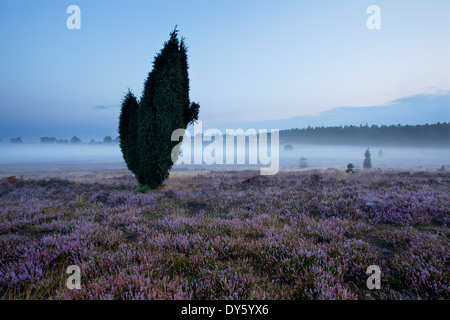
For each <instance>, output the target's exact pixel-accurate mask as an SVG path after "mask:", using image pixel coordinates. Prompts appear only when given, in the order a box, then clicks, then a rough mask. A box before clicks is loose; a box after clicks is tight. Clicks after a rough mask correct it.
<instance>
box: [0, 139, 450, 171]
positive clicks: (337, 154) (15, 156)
mask: <svg viewBox="0 0 450 320" xmlns="http://www.w3.org/2000/svg"><path fill="white" fill-rule="evenodd" d="M207 144H208V143H204V145H203V147H205V146H206V145H207ZM291 146H292V148H291V150H287V148H285V145H281V146H280V149H279V157H280V158H279V159H280V169H295V168H299V167H300V164H301V163H299V160H300V158H303V162H302V164H303V165H302V166H303V167H306V168H345V167H346V166H347V164H348V163H353V164H354V166H355V168H362V163H363V160H364V152H365V151H366V149H367V147H361V146H340V145H333V146H330V145H310V144H303V145H300V144H292V145H291ZM369 150H370V152H371V160H372V167H373V168H441V167H442V166H445V167H446V168H448V167H450V149H448V148H442V149H438V148H418V147H417V148H411V147H401V146H398V147H392V146H390V147H370V149H369ZM380 151H381V152H380ZM192 156H193V155H192ZM108 163H110V164H115V165H120V164H122V165H123V166H124V167H125V163H124V161H123V158H122V153H121V150H120V147H119V146H118V145H117V144H112V145H104V144H101V145H90V144H80V145H70V144H68V145H57V144H51V145H48V144H27V143H22V144H8V143H2V144H0V166H4V165H8V166H11V165H17V166H24V165H37V164H44V165H55V166H56V165H58V164H71V165H77V166H84V165H90V164H104V165H107V164H108ZM245 163H246V165H233V164H224V165H217V164H216V165H206V164H202V165H199V164H193V161H192V164H176V165H175V166H174V169H175V170H176V169H177V168H178V169H181V168H184V169H189V170H195V169H201V170H208V169H220V168H225V167H226V168H230V169H233V168H235V169H241V168H255V165H253V166H252V165H248V154H247V156H246V161H245ZM257 167H262V166H261V165H258V166H257Z"/></svg>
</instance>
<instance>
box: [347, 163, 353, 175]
mask: <svg viewBox="0 0 450 320" xmlns="http://www.w3.org/2000/svg"><path fill="white" fill-rule="evenodd" d="M353 169H355V166H354V165H353V163H349V164H348V165H347V170H345V172H347V173H355V171H354V170H353Z"/></svg>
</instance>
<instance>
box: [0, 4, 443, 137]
mask: <svg viewBox="0 0 450 320" xmlns="http://www.w3.org/2000/svg"><path fill="white" fill-rule="evenodd" d="M72 4H75V5H78V6H79V7H80V9H81V29H80V30H69V29H68V28H67V27H66V20H67V18H68V17H69V14H67V13H66V9H67V7H68V6H69V5H72ZM372 4H375V5H378V6H379V7H380V9H381V29H380V30H369V29H368V28H367V27H366V20H367V18H368V17H369V16H370V15H369V14H367V13H366V9H367V7H368V6H369V5H372ZM175 25H178V28H179V30H180V35H183V36H184V37H185V38H186V42H187V44H188V46H189V64H190V70H189V71H190V79H191V100H194V101H198V102H200V105H201V112H200V119H201V120H203V122H204V124H205V125H206V126H214V125H218V124H220V123H224V122H226V123H233V122H243V121H264V120H274V119H283V118H289V117H295V116H300V115H313V114H317V113H319V112H323V111H326V110H330V109H332V108H335V107H338V106H358V107H360V106H374V105H383V104H386V103H388V102H390V101H393V100H396V99H400V98H403V97H408V96H413V95H418V94H427V93H434V92H436V91H442V90H443V91H446V90H450V59H449V58H448V57H450V41H449V39H450V2H449V1H439V0H434V1H426V0H421V1H413V0H397V1H391V0H390V1H377V0H372V1H357V0H354V1H300V0H295V1H286V0H280V1H275V0H271V1H266V0H226V1H225V0H214V1H211V0H209V1H207V0H184V1H171V0H159V1H152V0H147V1H138V0H131V1H130V0H128V1H122V0H121V1H100V0H89V1H83V0H71V1H63V0H45V1H44V0H30V1H23V0H14V1H13V0H4V1H2V4H1V9H0V53H1V59H0V138H2V139H4V140H6V139H9V138H10V137H13V136H22V137H30V138H31V137H40V136H57V137H60V138H70V137H71V136H73V135H78V136H80V137H82V138H84V139H87V138H88V137H91V138H94V139H100V138H102V137H103V136H105V135H112V136H115V135H116V128H117V117H118V114H119V112H120V109H119V108H118V107H117V106H118V105H119V104H120V101H121V99H122V97H123V94H124V92H126V90H127V88H130V89H131V90H132V91H133V92H134V93H135V94H136V95H137V96H140V94H141V91H142V87H143V83H144V81H145V79H146V77H147V74H148V72H149V71H150V70H151V67H152V61H153V57H154V56H155V54H156V53H157V52H158V51H159V50H160V49H161V47H162V45H163V43H164V41H166V40H167V39H168V36H169V33H170V31H171V30H173V28H174V26H175ZM419 120H420V119H418V121H419ZM444 120H445V119H443V121H444Z"/></svg>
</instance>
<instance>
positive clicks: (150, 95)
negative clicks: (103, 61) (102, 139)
mask: <svg viewBox="0 0 450 320" xmlns="http://www.w3.org/2000/svg"><path fill="white" fill-rule="evenodd" d="M130 106H131V107H130ZM199 109H200V106H199V105H198V104H197V103H195V102H192V103H191V102H190V100H189V75H188V63H187V48H186V45H185V43H184V39H181V41H179V39H178V30H176V29H175V30H174V31H173V32H172V33H171V34H170V39H169V40H168V41H167V42H166V43H165V44H164V47H163V48H162V50H161V51H160V52H159V53H158V54H157V55H156V57H155V59H154V61H153V70H152V71H151V72H150V73H149V75H148V78H147V80H146V81H145V83H144V90H143V92H142V97H141V100H140V102H139V103H137V101H136V99H135V98H134V96H132V94H131V93H130V92H129V93H128V94H127V96H126V97H125V99H124V102H123V104H122V114H121V121H120V124H119V133H120V140H121V142H120V143H121V148H122V152H123V155H124V159H125V161H126V162H127V165H128V168H129V169H130V170H131V171H132V172H133V173H134V174H135V175H136V178H137V179H138V182H139V183H140V184H141V185H144V186H147V187H149V188H151V189H154V188H157V187H159V186H161V185H162V183H163V182H164V180H165V179H166V178H167V177H168V176H169V170H170V169H171V168H172V166H173V161H172V150H173V148H174V147H175V146H176V145H178V144H179V143H180V141H171V136H172V133H173V131H175V130H176V129H186V127H187V126H188V125H189V124H191V123H193V122H194V121H195V120H197V119H198V114H199ZM127 123H128V126H127V125H126V124H127ZM132 146H135V147H134V148H133V147H132ZM174 160H176V159H174Z"/></svg>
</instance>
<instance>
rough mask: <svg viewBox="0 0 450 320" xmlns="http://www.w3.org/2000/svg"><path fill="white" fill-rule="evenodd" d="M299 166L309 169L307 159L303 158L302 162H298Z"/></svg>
mask: <svg viewBox="0 0 450 320" xmlns="http://www.w3.org/2000/svg"><path fill="white" fill-rule="evenodd" d="M298 166H299V167H300V168H307V167H308V162H307V159H306V158H304V157H301V158H300V160H298Z"/></svg>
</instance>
